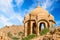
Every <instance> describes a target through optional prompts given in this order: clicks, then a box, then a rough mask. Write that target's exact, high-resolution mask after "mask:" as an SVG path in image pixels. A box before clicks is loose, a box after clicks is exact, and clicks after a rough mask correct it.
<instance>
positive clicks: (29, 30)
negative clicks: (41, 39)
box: [24, 6, 55, 36]
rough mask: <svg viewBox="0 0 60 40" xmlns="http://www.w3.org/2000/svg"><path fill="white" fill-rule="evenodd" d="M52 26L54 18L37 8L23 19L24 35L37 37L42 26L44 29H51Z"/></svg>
mask: <svg viewBox="0 0 60 40" xmlns="http://www.w3.org/2000/svg"><path fill="white" fill-rule="evenodd" d="M54 24H55V21H54V16H52V15H51V14H49V13H48V11H47V10H45V9H43V8H41V7H40V6H37V7H36V8H35V9H33V10H32V11H30V13H29V14H27V15H26V16H25V18H24V35H25V36H27V35H31V34H36V35H38V36H39V33H40V31H41V30H42V25H43V27H44V28H49V29H51V28H53V27H54Z"/></svg>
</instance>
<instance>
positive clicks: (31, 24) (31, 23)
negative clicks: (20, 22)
mask: <svg viewBox="0 0 60 40" xmlns="http://www.w3.org/2000/svg"><path fill="white" fill-rule="evenodd" d="M32 26H33V22H32V21H30V35H31V34H32Z"/></svg>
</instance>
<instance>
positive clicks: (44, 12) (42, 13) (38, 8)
mask: <svg viewBox="0 0 60 40" xmlns="http://www.w3.org/2000/svg"><path fill="white" fill-rule="evenodd" d="M30 14H31V15H37V14H38V15H39V14H40V15H49V14H48V11H47V10H45V9H43V8H41V7H40V6H38V7H37V8H35V9H34V10H32V11H31V12H30Z"/></svg>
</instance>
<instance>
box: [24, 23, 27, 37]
mask: <svg viewBox="0 0 60 40" xmlns="http://www.w3.org/2000/svg"><path fill="white" fill-rule="evenodd" d="M24 34H25V37H26V36H27V23H24Z"/></svg>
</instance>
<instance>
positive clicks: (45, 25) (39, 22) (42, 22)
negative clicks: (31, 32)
mask: <svg viewBox="0 0 60 40" xmlns="http://www.w3.org/2000/svg"><path fill="white" fill-rule="evenodd" d="M41 24H44V28H49V22H48V21H47V20H44V19H42V20H39V21H38V25H39V32H40V31H41Z"/></svg>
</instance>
